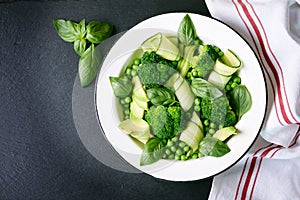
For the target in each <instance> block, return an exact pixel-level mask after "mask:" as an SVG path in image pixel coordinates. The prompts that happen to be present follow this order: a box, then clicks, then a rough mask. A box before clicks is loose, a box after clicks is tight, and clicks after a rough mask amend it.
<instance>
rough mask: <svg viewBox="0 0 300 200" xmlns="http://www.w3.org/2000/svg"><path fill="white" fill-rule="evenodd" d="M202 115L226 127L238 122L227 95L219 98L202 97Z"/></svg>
mask: <svg viewBox="0 0 300 200" xmlns="http://www.w3.org/2000/svg"><path fill="white" fill-rule="evenodd" d="M201 117H202V118H204V119H209V120H210V121H211V122H214V123H216V124H218V125H222V126H225V127H226V126H231V125H234V124H235V123H236V122H237V119H236V115H235V113H234V112H233V111H232V109H231V107H230V105H229V102H228V100H227V98H226V97H225V96H221V97H219V98H217V99H202V101H201Z"/></svg>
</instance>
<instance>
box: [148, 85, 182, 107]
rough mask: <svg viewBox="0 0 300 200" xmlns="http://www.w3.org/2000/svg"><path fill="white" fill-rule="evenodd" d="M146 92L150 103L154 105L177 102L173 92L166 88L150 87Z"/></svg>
mask: <svg viewBox="0 0 300 200" xmlns="http://www.w3.org/2000/svg"><path fill="white" fill-rule="evenodd" d="M146 92H147V96H148V98H149V99H150V101H151V103H153V104H154V105H168V104H173V103H176V102H177V101H176V100H175V95H174V93H173V92H172V91H171V90H169V89H167V88H151V89H148V90H147V91H146Z"/></svg>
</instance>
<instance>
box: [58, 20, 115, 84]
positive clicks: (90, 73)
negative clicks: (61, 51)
mask: <svg viewBox="0 0 300 200" xmlns="http://www.w3.org/2000/svg"><path fill="white" fill-rule="evenodd" d="M53 24H54V27H55V29H56V31H57V33H58V35H59V36H60V37H61V38H62V39H63V40H64V41H66V42H73V43H74V44H73V46H74V47H73V48H74V51H75V52H76V53H77V54H78V55H79V56H80V59H79V63H78V74H79V79H80V83H81V86H82V87H86V86H88V85H89V84H90V83H92V82H93V80H94V79H95V77H96V75H97V72H98V67H99V64H100V62H99V60H98V59H97V56H96V53H95V46H96V45H97V44H100V43H101V42H102V41H103V40H105V39H106V38H108V37H109V36H110V35H111V34H112V30H113V26H112V25H111V24H108V23H104V22H98V21H91V22H89V23H88V24H87V25H86V24H85V19H83V20H81V21H80V22H79V23H76V22H73V21H70V20H64V19H55V20H53Z"/></svg>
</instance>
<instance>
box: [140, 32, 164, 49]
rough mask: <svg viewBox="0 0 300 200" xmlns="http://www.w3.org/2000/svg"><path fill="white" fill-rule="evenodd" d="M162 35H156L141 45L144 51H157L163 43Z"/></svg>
mask: <svg viewBox="0 0 300 200" xmlns="http://www.w3.org/2000/svg"><path fill="white" fill-rule="evenodd" d="M161 35H162V34H161V33H156V34H155V35H153V36H151V37H149V38H148V39H147V40H145V41H144V42H143V43H142V44H141V47H142V49H143V50H144V51H148V52H151V51H157V49H158V47H159V46H160V43H161Z"/></svg>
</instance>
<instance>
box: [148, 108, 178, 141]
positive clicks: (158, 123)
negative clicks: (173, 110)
mask: <svg viewBox="0 0 300 200" xmlns="http://www.w3.org/2000/svg"><path fill="white" fill-rule="evenodd" d="M145 120H146V121H147V122H148V123H149V125H150V128H151V131H152V133H153V135H155V136H156V137H158V138H162V139H169V138H172V137H173V136H174V124H173V118H172V116H171V114H170V113H169V112H168V110H167V107H164V106H151V107H150V109H149V111H148V112H147V113H146V116H145Z"/></svg>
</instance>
